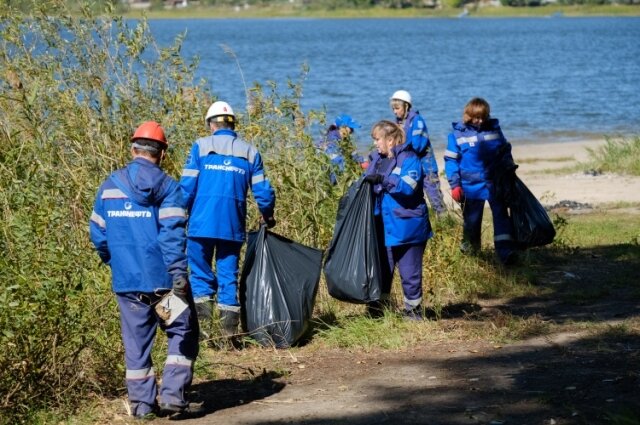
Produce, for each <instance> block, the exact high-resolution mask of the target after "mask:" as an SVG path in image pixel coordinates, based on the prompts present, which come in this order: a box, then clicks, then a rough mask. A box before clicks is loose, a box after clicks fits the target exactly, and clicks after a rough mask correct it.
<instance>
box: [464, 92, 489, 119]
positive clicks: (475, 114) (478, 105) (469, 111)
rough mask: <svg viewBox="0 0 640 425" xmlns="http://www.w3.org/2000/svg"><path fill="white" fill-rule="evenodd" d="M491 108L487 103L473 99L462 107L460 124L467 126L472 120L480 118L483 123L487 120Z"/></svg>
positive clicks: (476, 98) (479, 99)
mask: <svg viewBox="0 0 640 425" xmlns="http://www.w3.org/2000/svg"><path fill="white" fill-rule="evenodd" d="M490 115H491V107H490V106H489V102H487V101H486V100H484V99H483V98H481V97H474V98H473V99H471V100H470V101H469V102H468V103H467V104H466V105H465V107H464V111H463V113H462V122H463V123H465V124H469V123H470V122H471V121H473V119H474V118H482V120H483V121H486V120H488V119H489V116H490Z"/></svg>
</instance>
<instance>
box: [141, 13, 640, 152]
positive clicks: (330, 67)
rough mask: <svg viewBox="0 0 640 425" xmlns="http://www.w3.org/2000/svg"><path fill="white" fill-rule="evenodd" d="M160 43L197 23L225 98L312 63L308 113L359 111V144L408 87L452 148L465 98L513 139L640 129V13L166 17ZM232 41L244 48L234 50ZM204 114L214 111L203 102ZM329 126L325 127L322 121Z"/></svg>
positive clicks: (216, 86)
mask: <svg viewBox="0 0 640 425" xmlns="http://www.w3.org/2000/svg"><path fill="white" fill-rule="evenodd" d="M150 25H151V29H152V32H153V34H154V36H155V38H156V40H157V41H158V43H159V45H161V46H166V45H168V44H170V43H171V41H172V39H173V38H174V37H175V36H176V35H177V34H178V33H181V32H184V31H186V32H187V35H186V39H185V42H184V46H183V54H184V56H185V57H187V58H189V57H193V56H196V55H197V56H199V58H200V65H199V68H198V71H197V75H198V77H202V78H205V79H207V80H208V81H209V83H210V86H211V89H212V91H213V93H214V94H215V95H217V96H218V97H219V98H220V99H222V100H226V101H228V102H229V103H230V104H231V105H232V107H234V108H236V109H238V110H244V109H245V108H246V98H245V91H244V86H243V82H242V76H241V73H240V70H239V69H238V65H237V64H236V58H237V60H238V62H239V65H240V68H241V70H242V73H243V74H244V79H245V81H246V82H247V85H248V86H251V85H252V83H253V82H260V83H262V84H264V83H265V82H267V81H269V80H272V81H275V82H277V83H278V85H279V86H280V87H281V90H285V82H286V81H287V79H288V78H292V79H293V80H297V79H298V76H299V75H300V72H301V67H302V65H303V64H307V65H308V66H309V73H308V75H307V76H306V79H305V81H304V98H303V100H302V106H303V108H304V110H305V111H308V110H310V109H322V108H326V111H327V114H328V117H329V118H330V119H332V118H333V117H335V116H336V115H338V114H340V113H348V114H351V115H352V116H353V117H354V119H355V120H357V121H358V122H360V123H361V124H362V125H363V128H362V129H361V130H359V131H358V132H357V134H356V136H357V140H358V144H359V145H360V146H368V145H369V143H370V138H369V130H370V128H371V126H372V124H373V123H375V122H376V121H378V120H379V119H383V118H387V119H392V118H393V115H392V114H391V111H390V109H389V96H390V95H391V93H393V92H394V91H395V90H397V89H405V90H408V91H409V92H410V93H411V94H412V96H413V101H414V108H417V109H418V110H419V111H420V113H421V114H422V115H423V116H424V117H425V118H426V120H427V125H428V127H429V130H430V134H431V138H432V141H433V143H434V145H435V146H443V145H444V144H445V143H446V136H447V133H448V132H449V129H450V126H451V122H452V121H458V120H459V119H460V116H461V113H462V108H463V107H464V105H465V103H466V102H467V101H468V100H469V99H470V98H471V97H474V96H481V97H484V98H485V99H487V100H488V101H489V103H490V104H491V107H492V115H493V116H494V117H496V118H499V119H500V122H501V124H502V127H503V130H504V132H505V135H506V136H507V138H508V139H509V140H510V141H511V142H512V143H527V142H535V141H559V142H562V141H567V140H576V139H583V138H590V137H602V136H603V135H610V136H618V135H627V136H628V135H638V134H640V132H639V130H638V128H639V127H640V97H639V95H638V93H639V92H640V18H514V19H505V18H500V19H490V18H487V19H478V18H471V19H469V18H464V19H344V20H340V19H333V20H332V19H246V20H221V19H220V20H218V19H192V20H155V21H151V22H150ZM223 46H227V47H228V48H229V49H231V50H232V51H233V52H234V54H235V57H236V58H234V57H233V56H232V55H229V54H228V53H225V50H224V48H223ZM199 112H200V113H202V114H203V115H204V113H205V111H199ZM317 131H318V132H319V131H320V129H318V130H317Z"/></svg>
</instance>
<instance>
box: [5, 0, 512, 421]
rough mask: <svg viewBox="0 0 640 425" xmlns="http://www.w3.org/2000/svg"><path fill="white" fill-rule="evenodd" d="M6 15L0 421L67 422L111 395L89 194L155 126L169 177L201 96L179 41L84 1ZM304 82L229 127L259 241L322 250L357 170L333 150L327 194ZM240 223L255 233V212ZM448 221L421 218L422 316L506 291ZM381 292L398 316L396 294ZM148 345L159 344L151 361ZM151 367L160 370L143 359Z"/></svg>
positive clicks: (204, 97) (325, 164)
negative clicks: (55, 418)
mask: <svg viewBox="0 0 640 425" xmlns="http://www.w3.org/2000/svg"><path fill="white" fill-rule="evenodd" d="M26 3H28V4H26ZM12 4H13V2H4V3H2V5H0V16H2V23H1V24H0V25H1V26H2V35H1V38H0V55H1V56H0V75H1V78H0V146H2V149H1V150H0V214H1V216H0V218H1V220H0V251H1V252H2V256H0V279H1V280H2V282H3V285H2V286H1V287H0V307H1V308H0V344H1V345H2V347H3V350H0V395H1V397H0V423H21V422H22V423H31V422H33V420H34V418H35V417H36V415H37V414H38V413H37V412H39V411H45V410H48V411H53V412H63V413H62V414H63V415H67V414H72V413H73V411H74V410H75V409H76V408H77V407H78V406H79V405H81V404H82V403H83V401H85V400H87V399H89V398H91V397H95V396H96V395H97V396H108V397H111V396H116V395H118V396H120V395H122V394H123V393H124V385H123V377H124V364H123V363H124V362H123V358H124V355H123V349H122V345H121V342H120V332H119V331H120V329H119V320H118V311H117V306H116V304H115V301H114V297H113V295H112V292H111V283H110V282H111V276H110V271H109V269H108V267H105V266H103V265H101V264H100V262H99V260H98V256H97V255H96V254H95V253H94V252H93V248H92V246H91V243H90V241H89V238H88V219H89V216H90V215H91V210H92V206H93V202H94V196H95V193H96V191H97V188H98V186H99V185H100V183H101V182H102V181H103V180H104V179H105V178H106V177H107V176H108V175H109V174H110V173H111V172H112V171H114V170H115V169H117V168H119V167H122V166H123V165H124V164H126V163H127V162H128V161H129V148H130V137H131V134H132V133H133V131H134V129H135V128H136V127H137V126H138V125H139V124H140V123H141V122H143V121H146V120H156V121H158V122H160V123H161V124H162V125H163V127H164V128H165V130H166V133H167V137H168V140H169V143H170V148H169V155H168V158H167V159H166V160H165V162H164V163H163V166H164V168H165V170H167V172H168V173H169V174H171V175H172V176H173V177H176V178H178V177H179V175H180V170H181V168H182V164H183V163H184V159H185V156H186V154H187V152H188V151H189V149H190V146H191V143H192V142H193V141H194V140H195V139H197V138H198V137H201V136H204V135H206V134H207V129H206V126H205V123H204V113H205V111H206V108H207V107H208V105H209V104H210V103H211V102H212V101H213V100H215V96H214V95H213V94H212V93H211V92H210V91H209V89H208V88H207V86H206V85H205V82H204V81H194V77H193V75H194V70H195V68H196V66H197V60H186V59H184V58H183V57H182V56H181V54H180V48H181V38H180V37H178V39H177V40H176V41H175V43H174V45H172V46H170V47H167V48H158V47H157V46H156V44H155V42H154V40H153V38H152V37H151V36H150V33H149V30H148V27H147V23H146V21H145V20H144V19H142V20H139V21H137V22H135V23H130V22H127V21H124V20H123V19H122V18H120V17H118V16H116V15H115V14H113V12H112V10H109V9H107V10H105V11H103V12H102V15H101V17H98V16H96V15H95V13H94V12H93V10H92V9H91V7H89V5H87V4H81V6H80V7H79V9H77V10H76V9H74V10H73V11H72V10H69V9H68V8H67V6H66V5H65V4H66V2H64V1H61V0H43V1H29V2H23V4H21V8H22V10H27V11H29V15H25V14H24V13H23V12H20V11H19V10H15V9H14V8H13V6H12ZM306 71H307V70H306V68H305V67H304V66H303V68H302V70H301V75H300V77H299V80H298V81H297V82H292V81H291V82H289V83H288V85H287V87H285V88H284V89H282V88H279V87H276V85H275V84H272V83H269V84H267V85H266V86H264V87H263V86H259V85H254V86H253V87H252V88H250V89H248V90H247V93H248V104H247V108H246V112H245V113H244V114H239V119H240V123H239V127H238V130H239V132H240V133H241V135H242V136H243V137H244V138H246V139H247V140H248V141H249V142H250V143H252V144H254V145H255V146H257V147H258V148H259V149H260V151H261V153H262V156H263V159H264V161H265V168H266V174H267V176H268V177H269V178H270V180H271V182H272V184H273V186H274V188H275V191H276V194H277V207H276V219H277V220H278V226H277V227H276V228H275V229H274V230H275V231H277V233H279V234H281V235H283V236H286V237H289V238H291V239H293V240H296V241H298V242H301V243H303V244H306V245H309V246H314V247H317V248H321V249H325V248H326V247H327V246H328V244H329V241H330V239H331V236H332V231H333V225H334V222H335V217H336V210H337V206H338V201H339V199H340V198H341V196H342V195H343V194H344V193H345V191H346V190H347V188H348V187H349V186H350V185H351V184H352V182H353V181H355V180H356V179H357V178H358V177H359V175H360V174H361V172H362V171H361V169H360V168H359V165H358V164H356V163H354V162H353V161H351V155H350V154H351V151H352V150H353V148H354V147H353V145H352V144H351V143H350V142H349V141H346V142H344V143H343V144H342V146H341V149H342V150H343V153H344V157H345V159H346V161H347V165H346V169H345V171H344V172H343V173H340V174H339V175H338V182H337V184H336V185H332V184H330V179H329V173H330V171H331V168H330V161H329V159H328V158H327V157H326V156H325V155H321V154H318V151H317V149H316V147H315V145H314V137H313V135H312V133H311V129H312V128H316V127H317V126H322V125H324V124H325V118H324V114H323V113H321V112H316V111H311V112H308V113H304V112H303V111H302V110H301V108H300V99H301V97H302V83H303V81H304V77H305V75H306ZM240 106H242V105H237V106H236V109H237V110H238V112H239V111H240V109H241V108H240ZM249 212H250V216H249V227H250V228H257V225H258V222H259V217H258V213H257V208H249ZM459 222H460V220H459V217H458V216H456V215H455V214H453V215H451V216H450V217H449V218H447V219H443V220H437V221H436V220H434V226H435V237H434V238H433V239H432V240H431V241H430V242H429V244H428V249H427V253H426V255H425V268H424V271H423V273H424V276H425V291H426V293H427V294H429V295H428V300H427V302H428V303H429V304H431V305H433V306H434V309H436V310H437V309H440V308H441V307H442V306H443V305H444V304H446V303H447V302H449V301H451V300H458V299H464V300H468V299H473V298H474V297H477V296H480V295H481V294H485V293H489V294H499V293H502V292H504V291H510V290H513V289H514V288H516V287H517V284H518V278H517V277H513V276H510V275H507V274H505V273H502V272H501V271H500V270H498V271H497V272H496V269H495V265H494V263H493V262H492V259H491V258H490V257H489V256H484V257H480V258H470V257H463V256H461V254H460V252H459V249H458V241H459V238H460V224H459ZM325 288H326V287H325V285H324V282H321V289H320V291H319V294H318V298H317V304H316V311H315V313H314V315H315V316H316V317H336V318H337V320H338V321H339V322H338V323H342V322H340V321H344V320H347V319H346V318H348V317H349V316H350V315H353V314H354V313H357V314H360V313H361V306H354V305H348V304H344V303H339V302H337V301H335V300H333V299H331V298H330V297H329V296H328V294H327V291H326V289H325ZM394 288H395V289H394V290H395V291H396V292H395V293H394V295H395V297H396V301H397V302H398V303H400V302H401V301H400V300H401V294H399V283H398V282H396V283H394ZM391 323H392V322H391ZM346 328H347V329H352V328H358V326H347V327H346ZM365 328H366V327H365ZM368 332H369V331H368V330H366V329H365V331H363V332H362V333H363V334H367V333H368ZM355 334H356V332H355V331H354V336H355ZM318 337H319V338H322V334H318ZM353 339H354V340H358V338H353ZM368 341H371V339H369V340H368ZM164 344H165V341H164V339H163V338H160V340H159V343H158V344H157V346H159V347H156V350H155V351H154V359H156V357H158V356H159V354H158V352H159V350H158V348H164V347H162V346H163V345H164ZM367 344H368V342H367ZM396 344H397V342H392V343H390V344H389V346H395V345H396ZM155 366H156V369H157V370H158V373H160V370H159V369H161V367H162V361H161V359H160V358H159V357H158V358H157V360H156V361H155Z"/></svg>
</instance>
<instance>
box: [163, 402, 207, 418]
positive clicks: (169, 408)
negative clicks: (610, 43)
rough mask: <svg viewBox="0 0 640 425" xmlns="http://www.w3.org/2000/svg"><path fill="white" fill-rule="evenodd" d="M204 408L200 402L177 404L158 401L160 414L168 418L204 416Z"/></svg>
mask: <svg viewBox="0 0 640 425" xmlns="http://www.w3.org/2000/svg"><path fill="white" fill-rule="evenodd" d="M204 414H205V410H204V406H203V405H202V404H196V403H189V404H187V405H186V406H179V405H177V404H171V403H160V416H162V417H169V419H174V420H177V419H189V418H199V417H201V416H204Z"/></svg>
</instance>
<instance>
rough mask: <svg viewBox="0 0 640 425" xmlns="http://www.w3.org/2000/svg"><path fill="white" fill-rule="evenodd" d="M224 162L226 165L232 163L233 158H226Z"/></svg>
mask: <svg viewBox="0 0 640 425" xmlns="http://www.w3.org/2000/svg"><path fill="white" fill-rule="evenodd" d="M222 163H223V164H224V165H231V160H230V159H225V160H224V161H222Z"/></svg>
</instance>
